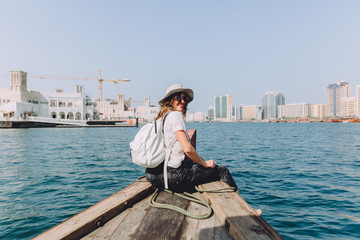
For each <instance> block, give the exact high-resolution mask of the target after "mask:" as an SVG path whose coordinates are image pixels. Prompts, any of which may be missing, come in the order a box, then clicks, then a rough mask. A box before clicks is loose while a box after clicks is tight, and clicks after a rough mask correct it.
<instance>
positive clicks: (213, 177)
mask: <svg viewBox="0 0 360 240" xmlns="http://www.w3.org/2000/svg"><path fill="white" fill-rule="evenodd" d="M163 170H164V163H162V164H160V165H159V166H157V167H156V168H146V171H145V176H146V179H147V180H148V181H149V182H150V183H151V184H152V185H153V186H154V187H157V188H160V189H163V188H164V174H163ZM167 171H168V184H169V189H170V190H172V191H176V192H183V191H192V190H193V189H194V187H195V186H197V185H199V184H203V183H207V182H213V181H222V182H226V183H227V184H229V185H230V186H231V187H235V188H236V190H238V187H237V186H236V183H235V181H234V179H233V177H232V176H231V173H230V172H229V170H228V169H227V167H225V166H223V165H216V166H215V167H214V168H205V167H203V166H201V165H199V164H197V163H194V162H193V161H192V160H190V159H188V160H184V161H183V162H182V164H181V166H180V167H178V168H172V167H168V168H167Z"/></svg>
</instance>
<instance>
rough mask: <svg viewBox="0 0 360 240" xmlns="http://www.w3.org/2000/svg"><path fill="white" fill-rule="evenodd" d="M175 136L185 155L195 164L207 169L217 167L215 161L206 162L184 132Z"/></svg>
mask: <svg viewBox="0 0 360 240" xmlns="http://www.w3.org/2000/svg"><path fill="white" fill-rule="evenodd" d="M175 136H176V138H177V140H178V141H179V143H180V145H181V147H182V149H183V150H184V152H185V154H186V155H187V156H188V157H189V158H190V159H191V160H193V161H194V162H195V163H198V164H200V165H202V166H204V167H206V168H208V167H210V168H213V167H215V166H216V162H215V161H214V160H208V161H204V160H203V159H202V158H201V157H200V156H199V154H198V153H197V152H196V150H195V148H194V147H193V146H192V145H191V143H190V142H189V140H188V138H187V137H186V133H185V131H184V130H179V131H176V132H175Z"/></svg>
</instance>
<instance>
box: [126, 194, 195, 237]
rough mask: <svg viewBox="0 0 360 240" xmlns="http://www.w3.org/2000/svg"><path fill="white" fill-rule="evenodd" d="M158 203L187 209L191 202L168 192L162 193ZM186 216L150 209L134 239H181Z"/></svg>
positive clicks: (164, 210) (166, 210)
mask: <svg viewBox="0 0 360 240" xmlns="http://www.w3.org/2000/svg"><path fill="white" fill-rule="evenodd" d="M156 202H159V203H167V204H172V205H175V206H178V207H181V208H183V209H185V210H186V209H187V207H188V205H189V201H188V200H185V199H183V198H180V197H178V196H175V195H172V194H170V193H167V192H160V194H159V196H158V197H157V199H156ZM184 220H185V216H184V215H183V214H181V213H178V212H175V211H172V210H168V209H158V208H150V210H149V211H148V212H147V214H146V215H145V216H144V218H143V220H142V222H141V224H140V226H139V228H138V229H137V231H136V233H135V235H134V236H133V239H134V240H136V239H138V240H143V239H180V237H181V235H182V226H183V223H184Z"/></svg>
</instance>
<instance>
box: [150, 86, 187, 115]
mask: <svg viewBox="0 0 360 240" xmlns="http://www.w3.org/2000/svg"><path fill="white" fill-rule="evenodd" d="M177 94H178V93H177ZM175 95H176V94H173V95H171V96H170V97H169V98H168V99H166V101H165V102H164V103H163V105H162V106H161V109H160V112H159V114H158V116H157V117H156V118H155V120H158V119H160V118H163V117H164V116H165V115H166V114H167V113H168V112H173V111H175V109H174V108H173V107H172V103H173V101H175V100H174V96H175ZM186 111H187V104H186V107H185V108H184V109H183V110H182V111H181V112H182V114H183V116H184V118H185V117H186Z"/></svg>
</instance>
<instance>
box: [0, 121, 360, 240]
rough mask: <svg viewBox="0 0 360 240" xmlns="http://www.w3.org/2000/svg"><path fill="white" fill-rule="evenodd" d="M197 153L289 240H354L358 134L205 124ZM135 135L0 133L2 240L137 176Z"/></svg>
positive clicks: (342, 129)
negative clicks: (222, 170) (229, 177)
mask: <svg viewBox="0 0 360 240" xmlns="http://www.w3.org/2000/svg"><path fill="white" fill-rule="evenodd" d="M187 127H188V129H191V128H192V129H197V148H198V151H199V153H200V154H201V155H202V156H203V157H204V158H205V159H209V158H212V159H214V160H216V161H217V162H218V163H222V164H225V165H227V166H228V167H229V169H230V171H231V172H232V174H233V176H234V178H235V180H236V182H237V184H238V186H239V187H240V193H241V195H242V196H243V197H244V198H245V200H247V201H248V202H249V203H250V204H251V205H252V206H253V207H254V208H261V209H262V210H263V214H262V216H263V218H264V219H265V220H266V221H267V222H268V223H270V225H271V226H273V227H274V228H275V229H276V230H277V231H278V232H279V233H280V235H282V236H283V237H284V238H285V239H359V238H360V234H359V229H360V125H359V124H356V123H354V124H351V123H349V124H341V123H297V124H289V123H211V124H207V123H203V124H195V123H193V124H187ZM137 131H138V129H137V128H46V129H45V128H44V129H1V130H0V143H1V144H0V152H1V155H0V239H29V238H31V237H34V236H36V235H37V234H39V233H41V232H43V231H45V230H47V229H49V228H50V227H52V226H54V225H55V224H58V223H60V222H62V221H64V220H66V219H67V218H69V217H71V216H72V215H74V214H76V213H78V212H80V211H81V210H84V209H86V208H87V207H89V206H91V205H93V204H94V203H96V202H98V201H100V200H102V199H104V198H106V197H108V196H109V195H111V194H113V193H115V192H117V191H119V190H120V189H122V188H124V187H125V186H127V185H129V184H131V183H132V182H134V181H135V179H136V178H137V177H138V176H140V175H143V173H144V171H143V168H141V167H138V166H135V165H133V164H131V162H130V156H129V147H128V146H129V142H130V141H131V140H132V139H133V137H134V136H135V134H136V132H137Z"/></svg>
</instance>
